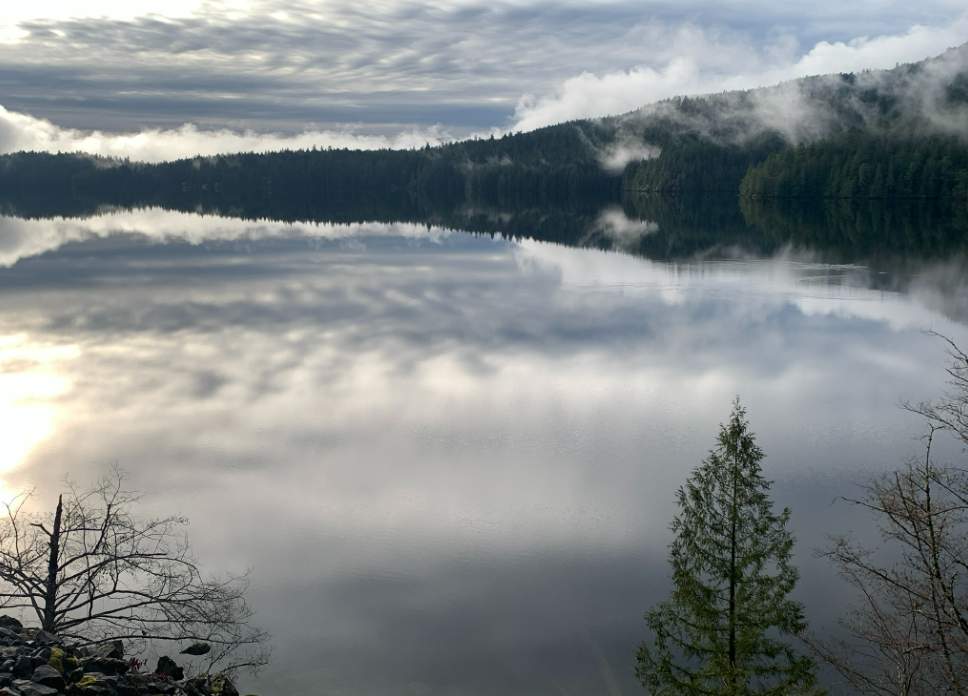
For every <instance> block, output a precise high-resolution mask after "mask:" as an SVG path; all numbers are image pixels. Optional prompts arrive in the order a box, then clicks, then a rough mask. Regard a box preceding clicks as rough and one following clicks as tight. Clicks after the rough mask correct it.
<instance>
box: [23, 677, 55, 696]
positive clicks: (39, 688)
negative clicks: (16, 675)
mask: <svg viewBox="0 0 968 696" xmlns="http://www.w3.org/2000/svg"><path fill="white" fill-rule="evenodd" d="M13 688H15V689H16V690H17V691H19V692H20V693H21V694H23V696H57V689H52V688H51V687H49V686H44V685H43V684H35V683H34V682H32V681H27V680H26V679H14V680H13Z"/></svg>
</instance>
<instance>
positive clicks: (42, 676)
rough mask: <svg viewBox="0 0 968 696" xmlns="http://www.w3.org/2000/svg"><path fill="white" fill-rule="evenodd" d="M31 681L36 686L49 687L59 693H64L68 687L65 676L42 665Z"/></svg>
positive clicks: (36, 670)
mask: <svg viewBox="0 0 968 696" xmlns="http://www.w3.org/2000/svg"><path fill="white" fill-rule="evenodd" d="M30 681H32V682H34V683H35V684H43V685H44V686H49V687H50V688H52V689H55V690H57V691H62V690H63V689H64V687H66V686H67V684H66V682H64V675H63V674H61V673H60V672H58V671H57V670H56V669H54V668H53V667H51V666H50V665H41V666H40V667H38V668H37V669H35V670H34V673H33V675H32V676H31V677H30Z"/></svg>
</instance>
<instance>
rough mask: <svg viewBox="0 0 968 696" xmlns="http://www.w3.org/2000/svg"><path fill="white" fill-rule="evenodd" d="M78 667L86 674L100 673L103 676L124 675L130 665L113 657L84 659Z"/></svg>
mask: <svg viewBox="0 0 968 696" xmlns="http://www.w3.org/2000/svg"><path fill="white" fill-rule="evenodd" d="M78 666H79V667H80V668H81V669H82V670H84V672H85V673H88V672H102V673H104V674H124V673H125V672H127V671H128V669H130V667H131V665H130V664H128V663H127V662H125V661H124V660H115V659H114V658H113V657H97V656H95V657H85V658H83V659H82V660H80V662H78Z"/></svg>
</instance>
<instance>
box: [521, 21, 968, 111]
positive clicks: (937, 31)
mask: <svg viewBox="0 0 968 696" xmlns="http://www.w3.org/2000/svg"><path fill="white" fill-rule="evenodd" d="M966 40H968V14H964V15H962V16H961V17H959V18H958V19H957V20H956V21H954V22H952V23H950V24H948V25H946V26H942V27H926V26H921V25H915V26H913V27H911V28H910V29H908V30H907V31H906V32H904V33H903V34H898V35H891V36H879V37H875V38H868V37H859V38H857V39H854V40H852V41H850V42H847V43H844V42H836V43H828V42H826V41H821V42H820V43H818V44H816V45H815V46H814V47H813V48H811V49H810V50H809V51H807V52H806V53H799V52H797V51H796V50H795V40H794V39H793V38H792V37H791V36H788V35H787V36H784V37H782V38H781V39H779V40H777V41H775V42H774V43H773V44H771V45H768V46H765V47H761V48H754V47H753V46H751V44H750V43H749V40H748V39H747V38H745V37H743V36H742V35H723V34H722V33H721V32H717V31H712V30H704V29H702V28H700V27H696V26H684V27H681V28H680V29H679V30H678V31H677V32H674V34H673V38H672V39H671V40H667V42H668V44H669V47H670V48H669V54H670V55H669V57H668V58H667V59H665V60H664V62H662V63H661V64H658V65H641V66H638V67H635V68H632V69H631V70H628V71H616V72H607V73H604V74H593V73H590V72H584V73H582V74H580V75H577V76H575V77H572V78H569V79H568V80H565V82H564V83H563V84H562V85H561V87H560V88H559V89H558V90H557V91H556V92H555V93H553V94H550V95H546V96H541V97H535V96H534V95H530V94H528V95H525V96H524V97H522V98H521V100H520V101H519V103H518V107H517V110H516V112H515V124H514V126H513V129H514V130H533V129H535V128H540V127H542V126H547V125H552V124H555V123H561V122H563V121H569V120H573V119H578V118H594V117H601V116H609V115H614V114H621V113H625V112H628V111H632V110H634V109H637V108H639V107H641V106H643V105H645V104H649V103H651V102H655V101H659V100H661V99H668V98H670V97H674V96H678V95H685V94H708V93H715V92H721V91H728V90H745V89H752V88H755V87H763V86H768V85H773V84H776V83H778V82H782V81H785V80H792V79H795V78H798V77H804V76H807V75H821V74H826V73H839V72H859V71H862V70H869V69H886V68H893V67H894V66H895V64H896V63H908V62H914V61H918V60H923V59H924V58H928V57H930V56H934V55H938V54H939V53H941V52H942V51H944V50H945V49H946V48H949V47H954V46H957V45H960V44H962V43H964V42H965V41H966Z"/></svg>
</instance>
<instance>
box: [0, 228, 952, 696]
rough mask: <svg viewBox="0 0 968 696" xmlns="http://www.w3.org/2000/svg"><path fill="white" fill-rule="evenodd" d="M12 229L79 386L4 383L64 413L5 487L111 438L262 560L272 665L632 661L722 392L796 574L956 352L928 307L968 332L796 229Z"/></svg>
mask: <svg viewBox="0 0 968 696" xmlns="http://www.w3.org/2000/svg"><path fill="white" fill-rule="evenodd" d="M11 230H12V231H11ZM119 231H124V232H126V233H130V232H134V231H137V232H138V236H137V237H132V236H131V235H130V234H126V235H118V234H116V232H119ZM348 241H352V242H353V243H352V244H348V243H347V242H348ZM0 248H2V249H3V250H4V252H3V253H4V254H5V256H4V257H3V258H4V259H5V263H6V264H7V265H8V268H7V269H6V270H5V271H2V272H0V284H2V287H3V292H4V299H5V301H4V304H3V307H2V309H0V335H21V336H24V337H25V338H23V339H22V343H21V344H19V345H23V346H27V347H30V350H31V351H33V347H34V346H43V347H44V350H47V351H50V352H49V355H50V356H52V359H50V360H46V361H45V360H43V359H42V358H41V357H40V356H42V355H43V353H37V354H36V355H37V357H36V362H37V364H41V363H42V364H43V366H44V367H43V372H44V374H46V375H49V376H50V378H51V379H54V380H60V381H59V382H58V384H59V385H61V387H63V388H62V389H61V388H60V387H59V388H58V389H59V391H57V392H56V393H55V392H53V391H52V392H50V393H48V394H44V393H35V394H33V395H32V396H33V398H32V400H31V401H30V402H20V401H12V402H11V403H13V404H14V408H24V409H26V408H33V407H35V406H39V407H43V408H45V409H48V411H45V413H48V414H49V420H48V421H47V422H49V423H50V428H49V430H48V431H44V432H45V434H44V436H43V438H42V441H40V438H37V439H35V441H33V442H34V444H35V446H34V448H33V449H32V450H30V451H29V452H25V453H23V454H16V453H14V455H10V454H8V455H7V456H16V457H17V458H18V459H20V461H21V464H20V466H19V468H17V469H16V470H14V471H12V472H10V473H9V482H10V484H11V485H12V486H14V487H17V486H37V487H38V494H39V499H40V500H47V501H49V500H50V496H51V495H52V494H53V493H54V487H53V482H54V481H55V480H56V477H57V476H58V475H60V474H62V473H70V474H71V475H72V476H73V477H74V478H76V479H78V480H80V481H86V480H89V479H91V478H94V477H95V476H96V475H97V474H98V473H99V472H100V471H102V470H103V468H104V467H105V466H106V465H107V463H109V462H111V461H118V462H119V463H120V464H121V465H123V466H125V467H126V468H128V469H129V470H130V471H131V473H132V479H133V481H134V482H135V484H136V485H137V486H139V487H140V488H143V489H145V490H147V491H149V492H150V493H151V495H150V496H149V498H148V499H147V501H146V505H147V506H148V508H149V509H150V510H152V511H157V512H170V511H173V510H177V511H180V512H183V513H185V514H187V515H188V516H190V517H191V518H192V520H193V529H192V531H193V539H194V542H195V546H196V548H197V550H198V552H199V556H200V557H201V558H203V559H205V560H206V561H207V562H210V563H211V565H212V567H213V568H223V567H224V568H235V569H238V568H243V567H247V566H252V567H254V569H255V573H254V582H255V585H254V588H253V596H252V600H253V603H254V604H255V605H256V606H257V607H258V608H259V609H260V614H261V616H260V618H261V619H262V620H263V621H264V622H265V623H266V624H267V625H268V626H269V627H270V628H271V630H273V631H274V632H275V633H276V634H277V644H278V660H277V662H276V663H275V665H274V666H273V667H271V668H270V671H269V672H268V673H267V674H266V676H265V678H264V680H263V681H262V682H261V683H259V684H258V685H257V690H258V691H259V692H260V693H266V694H273V693H278V694H282V693H286V694H299V693H307V694H308V693H318V692H319V687H320V684H329V685H332V687H333V688H334V689H342V690H344V691H348V692H357V691H358V692H363V693H374V694H376V693H388V694H389V693H400V689H401V688H402V687H403V686H405V685H411V686H412V689H411V691H412V692H413V693H419V692H420V690H421V689H424V688H426V689H432V690H433V693H455V694H456V693H482V694H483V693H494V692H496V691H501V692H502V693H508V694H513V693H539V692H543V691H548V692H549V693H555V690H554V689H555V688H559V689H562V690H564V691H565V692H568V693H572V692H582V691H586V690H592V689H597V690H599V691H601V690H604V688H605V681H603V679H604V677H602V675H601V671H600V670H601V665H602V663H601V662H600V661H598V660H597V658H596V654H599V653H598V652H596V651H600V656H604V660H605V663H606V664H607V665H609V666H610V669H612V670H613V671H614V673H615V675H616V676H615V679H617V680H618V682H619V684H620V685H621V688H623V689H626V690H627V691H628V692H631V690H632V689H633V688H634V687H632V686H631V678H630V674H629V672H630V667H631V665H630V660H631V652H632V649H633V645H634V642H635V640H637V639H638V638H640V637H641V636H642V635H643V632H644V625H643V624H642V621H641V619H640V615H641V612H642V611H643V610H644V609H645V607H646V606H647V604H648V603H649V602H651V601H653V599H654V597H655V593H656V592H658V591H660V588H662V587H664V583H665V568H664V565H663V563H664V559H665V544H666V543H667V542H668V541H669V538H668V533H667V525H668V522H669V520H670V519H671V516H672V514H673V513H674V505H673V500H672V492H673V491H674V490H675V488H676V487H677V486H678V485H679V484H680V483H681V482H682V480H683V479H684V477H685V475H686V474H687V472H688V471H689V469H690V468H691V467H692V466H694V465H696V464H697V463H698V462H699V460H700V459H701V458H702V457H703V456H704V455H705V453H706V452H707V450H708V449H709V447H710V446H711V445H712V444H713V439H714V437H715V432H716V427H717V424H718V423H719V422H720V421H721V420H723V419H724V418H725V417H726V416H727V415H728V410H729V402H730V400H731V399H732V398H733V396H734V395H735V394H737V393H740V394H742V396H743V399H744V403H745V404H746V405H747V406H748V407H749V411H750V417H751V421H752V424H753V429H754V430H755V431H756V432H757V433H758V434H759V436H760V437H759V441H760V444H761V445H762V446H763V447H764V449H765V450H766V452H767V455H768V459H767V463H766V467H767V474H768V475H769V476H771V477H773V478H775V479H777V481H778V483H777V487H776V489H775V498H776V500H777V502H778V504H780V505H791V506H792V507H793V509H794V526H795V530H796V533H797V535H798V537H799V539H800V542H801V547H800V552H799V558H800V561H801V564H802V565H803V566H804V583H803V588H802V590H801V594H802V595H803V596H804V598H806V599H807V600H808V601H809V598H810V597H811V596H812V597H817V596H820V593H821V592H823V591H826V588H828V587H829V584H830V583H831V582H832V580H831V578H830V577H829V573H827V572H826V571H825V569H823V568H821V567H818V566H816V564H813V565H811V563H812V562H811V560H810V559H809V552H808V549H809V548H810V546H811V545H816V544H819V543H822V535H823V534H824V533H825V532H829V531H836V529H831V528H830V525H835V524H837V523H839V522H843V521H844V520H847V519H849V515H848V513H847V512H846V511H844V510H841V509H831V508H829V501H830V500H831V499H832V498H833V497H834V496H835V495H837V494H838V493H840V492H842V488H843V486H844V485H845V484H846V483H847V482H849V481H852V480H859V479H862V478H863V477H864V476H866V475H867V473H868V472H870V471H875V470H879V469H882V468H883V467H885V466H890V465H892V464H894V463H896V462H897V461H899V460H900V458H901V456H902V454H903V453H905V452H913V451H915V450H916V447H917V445H916V443H913V442H912V441H911V440H910V438H911V436H912V435H913V434H915V433H916V432H917V427H918V424H917V423H916V422H915V421H913V420H912V419H911V417H910V416H909V414H905V413H903V412H901V411H899V410H898V409H897V408H896V407H895V404H896V402H897V400H898V398H902V397H903V398H914V399H917V398H923V397H929V396H931V395H933V394H934V393H935V392H936V391H937V389H938V388H939V387H940V385H941V383H942V381H943V371H942V364H941V357H942V353H941V347H940V346H939V345H938V344H937V342H932V341H931V340H930V339H928V338H925V337H924V336H923V335H921V334H920V333H919V330H920V329H923V328H927V327H929V326H930V327H933V328H935V329H936V330H938V331H941V332H944V333H948V334H949V335H952V336H953V337H955V338H956V339H959V338H960V339H961V340H962V343H965V341H966V331H965V328H964V327H963V326H961V325H958V324H955V323H953V322H952V321H950V320H949V319H946V318H945V316H944V315H943V314H940V313H938V312H937V311H936V310H934V309H933V306H932V305H931V304H930V302H928V303H925V302H924V301H923V295H922V294H920V292H919V291H917V288H918V287H919V286H918V284H917V283H914V284H913V285H911V286H910V287H912V288H914V289H913V290H912V291H911V292H910V293H909V294H901V293H893V292H885V291H882V290H876V289H875V290H872V289H870V286H871V283H870V279H869V278H868V276H867V271H866V270H865V269H859V268H854V267H830V266H823V265H821V264H815V263H800V262H797V261H796V260H795V259H793V258H790V257H780V258H777V259H771V260H764V261H753V260H748V261H731V262H707V263H704V264H701V265H695V266H690V265H679V266H672V265H662V264H653V263H649V262H645V261H643V260H641V259H635V258H632V257H628V256H623V255H621V254H615V253H604V252H599V251H591V250H580V249H569V248H565V247H560V246H554V245H548V244H540V243H535V242H527V241H525V242H520V243H512V242H509V241H505V240H501V239H497V240H492V239H490V238H487V237H482V238H475V237H471V236H466V235H461V234H449V233H446V232H444V231H441V230H430V231H427V228H426V227H421V226H388V225H358V226H345V227H344V226H320V227H316V226H315V225H312V226H286V225H274V224H271V223H248V222H239V221H231V220H220V219H217V218H203V217H200V216H190V215H178V214H174V213H164V214H160V213H157V212H156V211H142V212H139V213H130V214H121V215H113V216H106V217H104V218H95V219H93V220H85V221H78V222H73V221H29V222H28V221H11V220H9V219H0ZM939 293H940V295H943V294H944V293H941V292H940V291H939ZM940 295H939V296H940ZM54 357H56V358H58V359H56V360H55V359H53V358H54ZM61 358H63V359H61ZM3 364H4V365H5V366H6V368H5V369H6V370H7V372H5V373H4V374H5V375H16V374H20V373H18V372H17V371H18V370H21V373H23V374H31V371H32V370H35V368H34V367H32V366H31V365H28V364H26V363H24V364H23V365H22V366H21V367H18V366H17V365H18V364H17V363H16V361H15V360H13V359H10V360H7V361H6V362H5V363H3ZM24 412H25V413H26V411H24ZM8 452H10V450H8ZM835 609H836V607H817V606H816V605H815V604H814V605H811V611H812V612H813V614H814V616H819V617H821V618H823V617H827V618H829V615H830V612H832V611H835ZM825 612H826V614H825ZM407 688H410V687H407ZM428 693H429V692H428Z"/></svg>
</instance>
